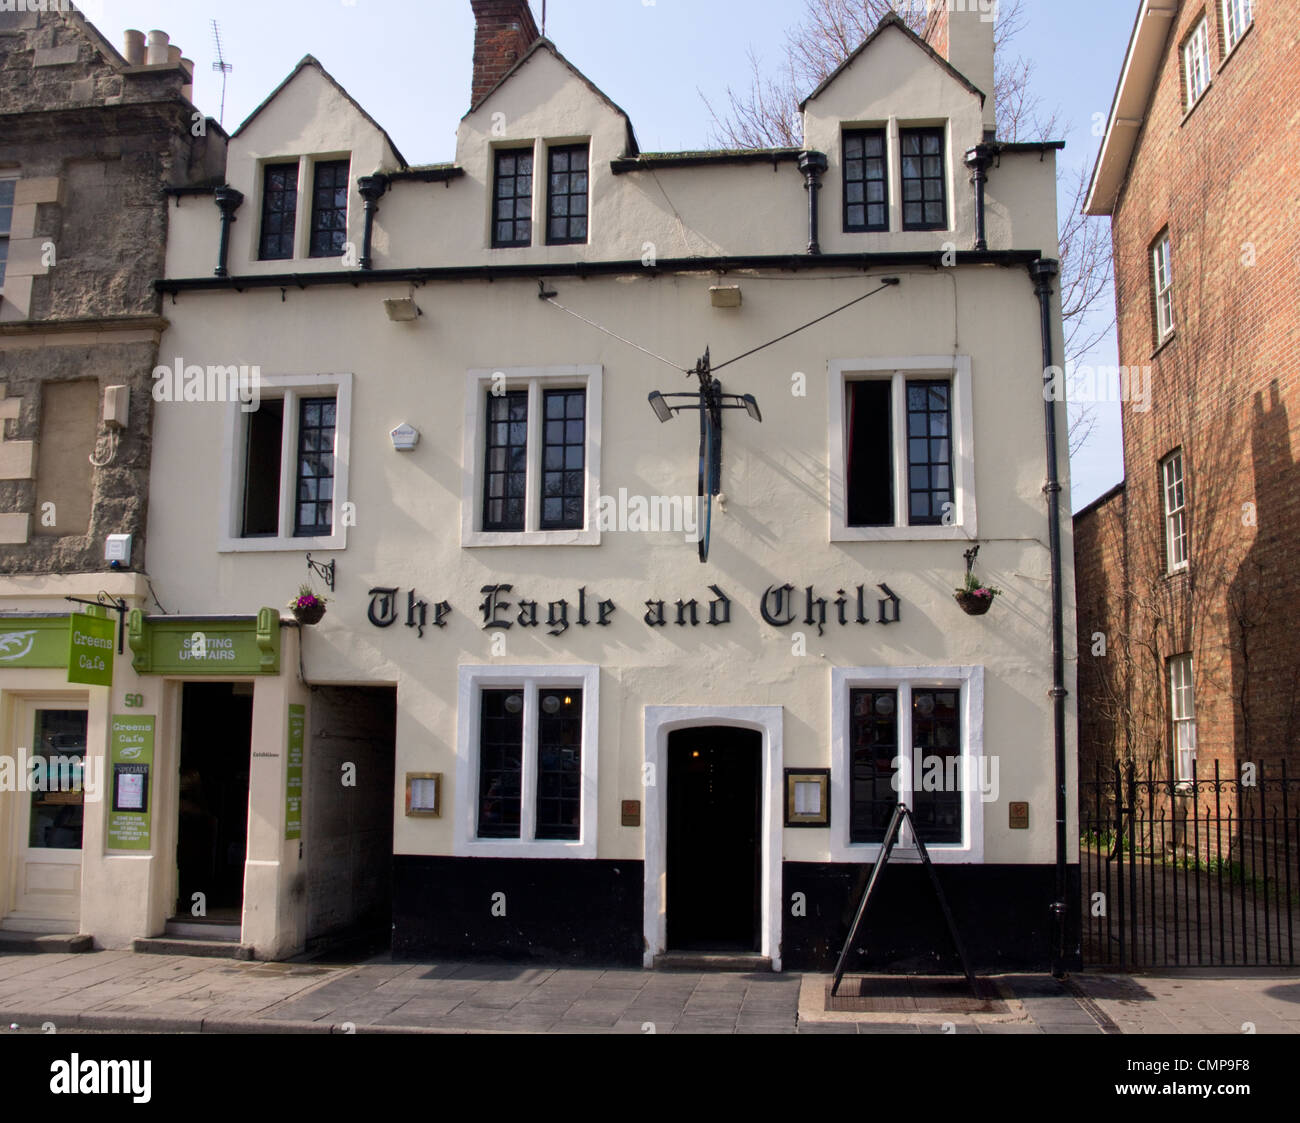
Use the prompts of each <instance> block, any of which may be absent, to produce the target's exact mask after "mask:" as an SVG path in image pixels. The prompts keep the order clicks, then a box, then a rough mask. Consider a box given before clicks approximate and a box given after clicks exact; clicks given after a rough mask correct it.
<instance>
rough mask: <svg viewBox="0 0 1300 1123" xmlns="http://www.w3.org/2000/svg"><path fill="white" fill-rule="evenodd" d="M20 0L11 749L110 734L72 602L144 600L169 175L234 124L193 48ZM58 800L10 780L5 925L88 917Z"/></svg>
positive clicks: (204, 175)
mask: <svg viewBox="0 0 1300 1123" xmlns="http://www.w3.org/2000/svg"><path fill="white" fill-rule="evenodd" d="M7 7H8V8H9V10H7V11H0V251H2V253H3V256H2V257H0V419H3V420H2V424H3V432H2V433H0V633H3V634H2V635H0V729H2V735H0V743H3V745H4V752H5V753H6V754H9V755H11V754H13V753H14V752H15V751H16V750H17V749H20V748H21V749H23V750H24V751H30V752H32V753H37V752H38V751H39V750H38V749H37V742H38V741H41V740H42V739H44V740H45V741H47V742H49V741H51V739H54V740H57V741H58V742H59V743H60V745H61V746H63V747H73V746H79V748H80V750H81V751H82V752H84V749H85V745H86V743H87V736H89V737H90V739H91V740H92V741H93V740H94V738H95V737H96V735H97V736H98V738H99V739H100V740H101V741H102V740H103V738H104V736H105V728H104V722H105V718H104V713H103V706H100V705H97V704H96V702H95V701H94V700H93V699H92V698H90V697H89V694H88V692H87V690H86V689H85V687H84V686H80V687H70V686H69V683H68V681H67V671H66V667H67V660H68V656H67V634H68V620H67V617H68V614H69V612H78V611H80V608H81V606H79V605H77V604H76V603H70V602H69V601H68V600H67V599H66V598H68V597H69V596H73V597H77V598H79V599H81V600H83V601H96V600H100V599H104V600H113V601H115V602H117V603H121V604H123V605H125V606H126V607H137V606H141V605H143V604H145V603H146V597H147V586H146V580H145V578H144V576H143V572H142V571H143V557H144V547H145V532H146V528H147V513H148V505H147V493H148V483H149V469H150V448H151V443H152V422H153V400H152V397H151V389H152V385H153V383H152V379H151V378H150V372H151V370H152V368H153V366H154V365H155V363H156V362H157V354H158V341H159V339H160V337H161V334H162V331H163V328H164V326H165V324H166V321H165V320H164V319H163V316H162V300H161V297H160V295H159V293H158V292H157V290H156V289H155V288H154V280H155V279H156V278H157V276H158V274H159V273H160V272H161V270H162V267H163V258H164V248H165V245H166V237H167V225H168V215H169V210H170V209H172V208H173V207H174V206H175V205H176V203H175V202H173V201H172V198H174V199H176V202H179V198H178V197H171V198H169V196H167V195H166V194H164V189H166V188H169V187H185V186H188V185H192V184H194V183H201V182H203V181H205V180H208V179H210V178H212V176H213V175H214V174H216V173H218V172H219V169H220V167H221V163H222V159H223V147H224V136H223V135H222V134H221V132H220V129H219V128H218V126H217V125H216V124H215V122H212V121H208V120H205V118H204V117H203V115H202V114H201V113H199V112H198V111H197V110H195V108H194V106H193V105H192V104H191V103H190V85H189V82H190V73H191V72H192V64H190V63H189V62H188V60H181V58H180V52H179V50H177V49H176V48H172V47H170V45H169V44H168V43H167V41H166V40H167V37H166V35H164V34H163V33H161V32H154V33H152V36H151V41H150V43H149V44H148V45H146V42H145V37H144V36H143V35H142V34H140V33H138V32H136V33H133V34H132V35H131V36H129V37H128V38H129V42H128V43H127V44H126V45H125V47H124V50H125V51H126V52H127V53H128V54H129V55H130V56H131V57H130V58H128V57H126V55H124V54H122V53H119V52H118V51H117V50H115V49H114V48H113V47H112V46H111V45H110V44H109V43H107V42H106V41H105V40H104V39H103V38H102V37H101V35H100V34H99V32H98V31H97V30H96V29H95V28H94V27H93V26H92V25H91V24H90V23H88V22H87V21H86V20H85V19H83V17H82V16H81V15H80V14H79V13H77V12H76V11H75V10H72V6H71V5H54V4H50V5H48V6H47V5H42V6H41V7H42V8H46V7H48V9H49V10H47V11H35V10H33V11H25V10H16V11H15V10H13V9H14V5H8V6H7ZM19 7H20V8H21V7H22V6H19ZM62 8H66V9H67V10H60V9H62ZM186 205H188V206H197V205H199V204H198V203H197V202H195V201H193V200H189V199H187V200H186ZM207 205H209V206H211V203H210V201H209V202H208V203H207ZM111 535H128V536H130V540H131V553H130V554H129V555H125V554H124V555H123V556H122V557H120V558H119V560H118V561H117V562H116V563H113V562H111V561H110V560H109V559H108V558H107V557H106V552H107V548H108V545H109V536H111ZM114 619H116V614H114ZM59 629H61V630H62V631H61V634H62V637H63V639H62V647H61V648H60V647H59V645H58V644H57V643H55V642H54V641H53V639H52V636H53V635H54V633H56V632H58V631H59ZM87 722H88V723H89V724H88V725H87ZM33 723H34V724H33ZM56 727H57V729H56ZM47 747H48V745H47ZM47 794H48V793H47ZM62 794H66V793H60V796H62ZM56 803H57V801H52V800H51V799H49V798H43V796H42V795H41V793H35V792H30V791H28V790H27V788H26V786H24V787H23V788H22V790H19V791H15V790H13V784H12V783H10V784H8V785H6V789H5V790H4V791H3V792H2V793H0V854H2V855H3V859H2V862H0V916H3V917H4V919H3V921H0V923H3V924H4V925H5V926H7V927H21V926H23V925H25V924H31V925H35V926H37V927H39V926H40V925H41V924H47V925H48V924H54V925H61V926H63V927H67V925H68V924H69V923H70V922H73V923H75V918H76V916H77V913H78V908H79V899H78V894H79V882H80V875H81V868H80V835H81V819H80V815H81V808H80V806H79V805H77V806H75V807H74V806H73V805H72V804H71V803H68V804H58V805H57V807H56ZM56 819H57V820H58V821H59V822H60V824H62V825H60V826H58V827H55V826H53V825H52V824H53V823H54V821H55V820H56ZM73 842H76V843H77V845H75V846H74V845H72V843H73Z"/></svg>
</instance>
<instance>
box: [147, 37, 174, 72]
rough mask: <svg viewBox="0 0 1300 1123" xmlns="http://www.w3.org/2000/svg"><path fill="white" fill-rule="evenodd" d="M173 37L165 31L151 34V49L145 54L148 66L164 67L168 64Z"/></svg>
mask: <svg viewBox="0 0 1300 1123" xmlns="http://www.w3.org/2000/svg"><path fill="white" fill-rule="evenodd" d="M170 40H171V36H170V35H168V34H167V32H165V31H151V32H149V47H148V49H147V50H146V52H145V56H144V61H145V65H146V66H164V65H166V63H167V55H168V54H169V49H168V48H169V47H170Z"/></svg>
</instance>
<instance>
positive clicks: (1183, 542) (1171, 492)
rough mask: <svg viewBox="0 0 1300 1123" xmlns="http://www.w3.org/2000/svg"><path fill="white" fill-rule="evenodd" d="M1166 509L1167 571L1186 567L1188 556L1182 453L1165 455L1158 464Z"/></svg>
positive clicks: (1172, 571)
mask: <svg viewBox="0 0 1300 1123" xmlns="http://www.w3.org/2000/svg"><path fill="white" fill-rule="evenodd" d="M1160 484H1161V489H1162V491H1163V498H1164V511H1165V565H1166V568H1167V570H1168V572H1170V573H1174V572H1176V571H1177V570H1180V569H1186V568H1187V565H1188V562H1189V559H1190V556H1191V545H1190V534H1189V531H1188V527H1187V491H1186V488H1185V486H1184V483H1183V454H1182V452H1181V451H1179V452H1175V453H1172V454H1171V455H1169V456H1167V457H1166V458H1165V459H1164V460H1163V461H1162V462H1161V465H1160Z"/></svg>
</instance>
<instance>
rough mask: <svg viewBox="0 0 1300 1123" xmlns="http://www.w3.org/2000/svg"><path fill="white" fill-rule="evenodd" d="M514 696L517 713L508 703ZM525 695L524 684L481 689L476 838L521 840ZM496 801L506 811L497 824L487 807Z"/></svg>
mask: <svg viewBox="0 0 1300 1123" xmlns="http://www.w3.org/2000/svg"><path fill="white" fill-rule="evenodd" d="M511 696H514V697H515V698H517V699H518V703H517V704H518V707H519V708H518V710H516V711H514V712H511V710H510V707H509V705H508V702H507V700H508V699H509V698H510V697H511ZM524 697H525V691H524V689H523V688H522V687H498V686H491V687H488V686H484V687H483V688H482V690H481V691H480V692H479V730H478V746H477V752H478V800H477V803H478V807H477V810H476V813H475V816H474V836H475V837H476V838H486V839H514V840H518V841H522V838H521V836H522V834H523V777H524V763H525V752H524V745H525V736H524V710H525V708H526V707H525V702H524ZM498 703H499V704H498ZM498 710H499V711H500V712H497V711H498ZM489 732H493V733H494V739H493V740H492V741H491V742H489V741H488V740H487V735H488V733H489ZM489 749H491V751H492V753H494V754H495V756H494V757H493V758H492V760H493V764H494V766H493V767H491V768H489V767H488V764H489V752H488V750H489ZM512 749H513V750H515V756H514V759H513V760H512V759H511V756H510V753H511V750H512ZM494 782H495V783H497V784H498V785H499V786H498V788H497V789H496V790H495V791H494V790H493V786H492V785H493V783H494ZM494 804H495V805H500V807H501V808H502V810H503V811H504V814H498V815H497V816H496V823H497V825H495V826H494V825H492V824H491V821H490V820H491V816H489V815H487V814H485V812H486V810H487V807H488V806H491V805H494ZM511 827H513V831H512V830H511Z"/></svg>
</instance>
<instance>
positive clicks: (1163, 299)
mask: <svg viewBox="0 0 1300 1123" xmlns="http://www.w3.org/2000/svg"><path fill="white" fill-rule="evenodd" d="M1151 285H1152V289H1153V291H1154V294H1155V300H1156V344H1157V345H1159V344H1161V343H1164V341H1165V340H1166V339H1168V338H1169V337H1170V336H1171V335H1173V334H1174V291H1173V290H1174V271H1173V248H1172V246H1171V244H1170V241H1169V231H1167V230H1166V231H1165V232H1164V233H1163V234H1161V235H1160V237H1159V238H1157V239H1156V244H1155V245H1154V246H1152V247H1151Z"/></svg>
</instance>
